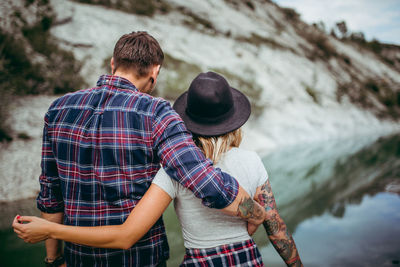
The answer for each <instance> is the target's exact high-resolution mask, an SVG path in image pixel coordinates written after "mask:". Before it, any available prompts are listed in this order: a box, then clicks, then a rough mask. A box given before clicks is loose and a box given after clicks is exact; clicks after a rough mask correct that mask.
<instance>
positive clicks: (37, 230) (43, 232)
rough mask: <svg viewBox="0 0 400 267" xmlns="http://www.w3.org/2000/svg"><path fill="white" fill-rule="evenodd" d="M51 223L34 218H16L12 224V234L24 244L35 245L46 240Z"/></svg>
mask: <svg viewBox="0 0 400 267" xmlns="http://www.w3.org/2000/svg"><path fill="white" fill-rule="evenodd" d="M51 224H52V223H51V222H49V221H47V220H45V219H41V218H38V217H36V216H16V217H15V218H14V221H13V223H12V227H13V228H14V232H15V233H16V234H17V235H18V237H19V238H21V239H23V240H24V241H25V242H26V243H32V244H34V243H37V242H40V241H43V240H46V239H48V238H49V237H50V236H49V232H48V230H49V228H50V227H51Z"/></svg>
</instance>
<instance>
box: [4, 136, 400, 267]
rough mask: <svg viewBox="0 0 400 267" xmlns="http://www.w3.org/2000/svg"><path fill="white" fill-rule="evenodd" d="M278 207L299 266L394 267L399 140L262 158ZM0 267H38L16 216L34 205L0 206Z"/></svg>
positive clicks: (175, 245) (171, 224) (175, 237)
mask: <svg viewBox="0 0 400 267" xmlns="http://www.w3.org/2000/svg"><path fill="white" fill-rule="evenodd" d="M263 161H264V163H265V165H266V168H267V170H268V173H269V176H270V181H271V185H272V189H273V191H274V193H275V197H276V200H277V204H278V208H279V211H280V214H281V216H282V217H283V218H284V220H285V222H286V224H287V225H288V227H289V229H290V231H291V232H292V233H293V237H294V239H295V241H296V244H297V247H298V249H299V252H300V256H301V257H302V260H303V263H304V264H305V266H400V238H399V237H400V179H399V178H400V136H399V135H398V136H391V137H386V138H381V139H378V140H375V139H373V138H367V137H363V138H361V137H360V138H357V139H356V140H347V141H343V140H342V141H338V142H325V143H319V144H313V145H310V144H307V145H299V146H296V147H289V148H285V149H281V150H280V151H276V152H274V153H271V154H269V155H268V156H266V157H265V158H264V159H263ZM0 212H1V214H2V216H1V218H0V229H1V230H0V262H1V263H2V264H1V266H22V265H25V266H42V259H43V258H44V245H43V243H41V244H35V245H28V244H25V243H23V242H22V241H20V240H18V238H17V237H16V235H15V234H14V233H13V232H12V230H11V228H10V227H9V225H10V223H11V219H12V217H13V216H14V215H15V214H16V213H19V214H21V213H22V214H38V212H37V210H36V209H35V203H34V200H32V199H30V200H29V199H28V200H22V201H17V202H13V203H3V204H0ZM164 219H165V221H166V227H167V233H168V240H169V243H170V247H171V259H170V260H169V261H168V266H177V265H179V262H180V261H181V260H182V258H183V254H184V248H183V240H182V237H181V233H180V226H179V222H178V221H177V218H176V215H175V213H174V211H173V208H172V206H170V207H169V208H168V210H167V212H166V213H165V215H164ZM254 239H255V240H256V242H257V244H258V246H259V248H260V251H261V254H262V256H263V259H264V262H265V263H266V265H267V266H285V264H283V262H282V260H281V259H280V257H279V255H278V254H277V252H276V251H275V250H274V248H273V247H272V246H271V244H270V243H269V241H268V238H267V237H266V234H265V231H264V229H263V228H262V227H260V228H259V229H258V231H257V232H256V234H255V236H254Z"/></svg>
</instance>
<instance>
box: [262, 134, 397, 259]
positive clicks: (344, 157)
mask: <svg viewBox="0 0 400 267" xmlns="http://www.w3.org/2000/svg"><path fill="white" fill-rule="evenodd" d="M264 162H265V164H266V166H267V168H268V170H269V173H270V179H271V184H272V188H273V190H274V192H275V195H276V198H277V203H278V207H279V210H280V213H281V215H282V217H283V218H284V219H285V221H286V223H287V224H288V226H289V229H290V230H291V231H292V232H294V233H295V235H294V237H295V240H296V243H298V246H299V250H300V252H302V251H304V253H302V254H303V255H302V257H303V260H304V261H305V262H307V263H308V264H307V265H309V266H321V264H322V263H323V264H322V265H324V266H385V265H386V264H389V265H387V266H392V262H393V263H395V264H396V263H397V262H398V260H400V241H398V239H397V240H393V238H390V237H393V236H397V237H398V236H400V227H399V225H400V197H399V194H400V180H399V177H400V136H392V137H388V138H381V139H379V140H377V141H375V142H373V139H368V138H365V139H359V140H356V142H354V141H347V142H335V143H330V144H324V145H323V146H313V147H310V146H309V145H308V146H298V147H296V148H291V149H287V150H285V151H281V152H279V153H276V154H274V155H270V156H268V157H266V158H265V159H264ZM380 192H385V193H380ZM372 207H373V208H372ZM373 209H374V210H373ZM333 222H335V223H334V224H333V225H335V227H333V226H332V223H333ZM330 226H332V227H330ZM377 232H378V233H377ZM255 239H256V242H257V244H259V245H260V246H261V247H262V251H263V253H262V254H263V257H264V258H265V261H266V262H267V263H268V264H270V263H271V264H272V265H271V266H284V265H283V264H282V263H281V262H282V261H281V260H280V259H279V257H278V256H277V255H276V252H274V251H273V248H272V246H270V245H268V244H269V242H268V241H267V240H266V238H265V234H264V233H263V231H260V229H259V231H257V233H256V237H255ZM365 244H368V246H372V247H375V253H370V252H369V250H368V249H366V248H365ZM267 245H268V246H267ZM377 248H378V249H377ZM356 255H357V257H356V258H357V261H356V260H355V258H354V257H355V256H356ZM328 256H329V257H328ZM396 257H397V258H396ZM268 259H269V260H268ZM271 260H272V262H270V261H271ZM373 263H375V264H373ZM377 263H379V264H377Z"/></svg>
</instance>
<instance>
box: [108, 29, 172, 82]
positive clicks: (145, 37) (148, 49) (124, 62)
mask: <svg viewBox="0 0 400 267" xmlns="http://www.w3.org/2000/svg"><path fill="white" fill-rule="evenodd" d="M113 57H114V70H113V71H114V72H115V71H116V70H117V69H118V68H122V69H124V70H131V69H133V70H135V71H136V76H137V77H138V78H141V77H144V76H146V75H147V74H149V71H150V68H151V67H153V66H155V65H161V64H162V62H163V60H164V53H163V51H162V49H161V47H160V45H159V43H158V42H157V40H156V39H154V37H153V36H151V35H150V34H148V33H147V32H143V31H138V32H131V33H129V34H124V35H122V36H121V38H120V39H119V40H118V42H117V43H116V44H115V47H114V54H113Z"/></svg>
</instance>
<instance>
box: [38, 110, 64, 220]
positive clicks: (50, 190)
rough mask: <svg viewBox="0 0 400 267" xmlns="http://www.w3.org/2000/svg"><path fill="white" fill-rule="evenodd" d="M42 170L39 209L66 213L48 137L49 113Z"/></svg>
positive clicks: (45, 131) (46, 119)
mask: <svg viewBox="0 0 400 267" xmlns="http://www.w3.org/2000/svg"><path fill="white" fill-rule="evenodd" d="M41 168H42V173H41V175H40V177H39V183H40V191H39V195H38V197H37V199H36V204H37V208H38V209H39V210H41V211H42V212H45V213H57V212H62V211H64V201H63V197H62V191H61V184H60V179H59V176H58V170H57V163H56V160H55V158H54V155H53V151H52V145H51V142H50V139H49V136H48V113H47V114H46V116H45V119H44V128H43V143H42V161H41Z"/></svg>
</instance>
